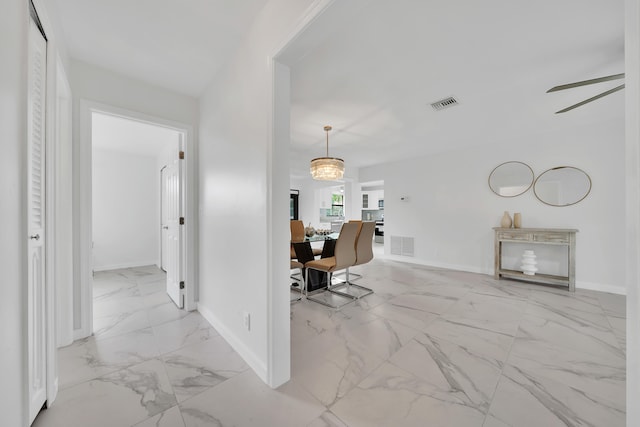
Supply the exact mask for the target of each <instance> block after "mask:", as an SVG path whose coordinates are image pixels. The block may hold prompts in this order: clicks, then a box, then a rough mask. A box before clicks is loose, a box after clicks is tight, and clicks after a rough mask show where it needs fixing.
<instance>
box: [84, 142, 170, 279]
mask: <svg viewBox="0 0 640 427" xmlns="http://www.w3.org/2000/svg"><path fill="white" fill-rule="evenodd" d="M159 181H160V170H159V169H157V158H156V157H155V156H142V155H135V154H131V153H125V152H121V151H110V150H101V149H94V151H93V244H94V246H93V261H94V262H93V268H94V270H96V271H100V270H111V269H116V268H127V267H135V266H142V265H152V264H156V265H158V264H159V259H158V247H159V245H160V240H159V233H158V230H159V229H160V197H159V196H160V194H159V184H158V183H159Z"/></svg>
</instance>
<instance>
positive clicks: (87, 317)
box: [74, 99, 198, 339]
mask: <svg viewBox="0 0 640 427" xmlns="http://www.w3.org/2000/svg"><path fill="white" fill-rule="evenodd" d="M94 112H95V113H102V114H108V115H111V116H116V117H121V118H124V119H129V120H135V121H138V122H142V123H147V124H150V125H154V126H161V127H165V128H168V129H172V130H175V131H178V132H179V133H181V134H182V140H183V146H184V147H185V150H184V151H185V160H184V161H185V163H184V167H183V168H182V181H183V198H182V204H183V205H182V209H183V212H184V217H185V225H184V227H185V229H184V232H183V234H184V239H183V241H182V248H181V249H182V262H183V266H184V280H185V294H184V309H185V310H187V311H193V310H195V309H196V308H197V300H198V298H197V296H198V284H197V271H196V262H197V244H196V243H197V242H196V236H197V222H196V221H197V215H196V212H197V200H196V197H195V195H196V193H195V189H196V181H195V177H196V174H195V167H196V162H195V140H194V131H193V127H192V126H191V125H188V124H185V123H180V122H176V121H172V120H167V119H163V118H160V117H155V116H151V115H148V114H145V113H140V112H137V111H132V110H127V109H124V108H119V107H114V106H112V105H108V104H103V103H99V102H95V101H90V100H87V99H80V141H79V144H78V145H79V147H78V158H79V162H78V164H79V171H78V179H79V182H78V186H79V195H78V210H77V212H78V217H79V221H76V223H75V224H74V232H76V233H77V235H78V236H79V239H78V241H77V244H78V245H77V251H75V253H74V259H75V262H76V263H77V264H76V265H78V266H79V269H78V270H77V271H76V273H77V274H78V279H79V280H78V282H79V283H78V284H79V286H78V288H79V289H77V292H76V296H75V297H74V312H75V313H76V315H78V318H79V320H80V322H79V325H78V324H76V329H75V330H74V338H75V339H80V338H85V337H88V336H90V335H91V334H92V333H93V266H92V239H93V218H92V215H93V212H92V211H93V207H92V204H93V182H92V158H93V141H92V114H93V113H94Z"/></svg>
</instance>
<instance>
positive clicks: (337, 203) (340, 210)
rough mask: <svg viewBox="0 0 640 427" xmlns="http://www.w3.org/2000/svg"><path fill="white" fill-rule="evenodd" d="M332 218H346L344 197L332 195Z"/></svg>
mask: <svg viewBox="0 0 640 427" xmlns="http://www.w3.org/2000/svg"><path fill="white" fill-rule="evenodd" d="M331 216H344V195H342V194H332V195H331Z"/></svg>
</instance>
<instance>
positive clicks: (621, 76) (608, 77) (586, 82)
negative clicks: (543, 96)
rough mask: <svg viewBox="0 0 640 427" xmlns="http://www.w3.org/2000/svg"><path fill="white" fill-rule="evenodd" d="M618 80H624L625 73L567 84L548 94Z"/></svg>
mask: <svg viewBox="0 0 640 427" xmlns="http://www.w3.org/2000/svg"><path fill="white" fill-rule="evenodd" d="M618 79H624V73H621V74H614V75H612V76H605V77H598V78H597V79H590V80H584V81H581V82H575V83H567V84H566V85H560V86H554V87H552V88H551V89H549V90H548V91H547V93H549V92H556V91H559V90H564V89H571V88H574V87H579V86H586V85H592V84H594V83H602V82H608V81H610V80H618Z"/></svg>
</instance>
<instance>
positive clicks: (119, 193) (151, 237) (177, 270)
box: [74, 100, 196, 339]
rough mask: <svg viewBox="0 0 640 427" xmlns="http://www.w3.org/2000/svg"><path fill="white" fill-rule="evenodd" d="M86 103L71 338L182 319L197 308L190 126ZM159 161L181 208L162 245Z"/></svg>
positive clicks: (173, 198)
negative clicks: (170, 172)
mask: <svg viewBox="0 0 640 427" xmlns="http://www.w3.org/2000/svg"><path fill="white" fill-rule="evenodd" d="M80 107H81V122H80V123H81V134H82V140H83V141H86V142H85V143H84V144H81V145H80V152H79V159H80V162H79V163H80V164H79V167H80V170H79V175H80V177H81V178H80V182H79V192H80V197H79V201H80V203H79V205H80V206H79V207H80V213H79V218H80V221H79V223H78V224H76V227H77V230H78V236H79V243H78V249H79V251H78V252H79V253H78V254H77V258H76V259H78V260H79V262H78V265H79V271H78V272H77V274H78V277H79V278H80V283H79V286H78V288H76V294H75V295H76V297H75V298H74V311H75V312H76V313H78V312H79V314H80V315H79V316H78V317H77V318H78V319H79V320H80V321H79V322H78V323H79V325H78V324H76V325H75V334H74V335H75V336H74V338H76V339H79V338H84V337H87V336H89V335H91V334H95V335H96V338H98V337H99V336H104V337H108V336H115V335H119V334H121V333H128V332H130V331H134V330H140V329H141V328H142V329H144V328H147V327H149V326H152V323H153V324H159V323H162V322H163V319H167V320H173V319H175V318H179V317H181V316H185V315H186V314H187V313H186V311H192V310H194V309H196V283H195V246H196V245H195V235H196V234H195V228H196V224H195V211H196V209H195V196H194V193H195V192H194V189H193V187H194V169H193V167H194V156H191V155H190V154H191V153H192V152H193V147H194V142H193V139H192V135H193V131H192V129H191V127H190V126H187V125H183V124H180V123H175V122H170V121H167V120H164V119H159V118H155V117H150V116H146V115H144V114H141V113H136V112H132V111H128V110H123V109H119V108H116V107H111V106H106V105H102V104H98V103H94V102H90V101H86V100H81V106H80ZM163 168H166V169H173V170H174V171H175V172H174V174H173V176H172V179H171V180H170V184H171V188H170V189H169V191H170V194H171V195H172V196H171V197H170V198H168V199H167V198H166V199H165V202H166V201H167V200H170V201H171V202H172V203H173V204H174V206H173V207H172V208H171V210H170V212H173V213H175V215H174V217H172V219H173V220H174V223H173V224H169V225H170V227H169V228H170V232H169V233H167V234H166V235H165V237H167V238H166V239H164V242H165V246H164V247H161V246H162V242H163V238H162V236H163V228H162V221H161V219H162V218H161V213H162V209H161V191H162V187H163V183H162V182H161V181H160V176H161V170H162V169H163ZM165 194H166V189H165ZM165 225H166V223H165ZM163 252H165V253H166V254H167V258H166V262H165V265H164V268H165V269H166V270H167V272H166V273H165V272H164V271H163V270H162V269H161V268H160V266H161V264H162V262H161V259H162V253H163ZM169 266H172V268H170V267H169ZM112 279H114V280H112ZM125 296H127V297H128V298H125V299H120V298H121V297H125ZM130 297H133V298H130Z"/></svg>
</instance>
